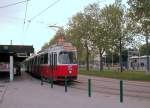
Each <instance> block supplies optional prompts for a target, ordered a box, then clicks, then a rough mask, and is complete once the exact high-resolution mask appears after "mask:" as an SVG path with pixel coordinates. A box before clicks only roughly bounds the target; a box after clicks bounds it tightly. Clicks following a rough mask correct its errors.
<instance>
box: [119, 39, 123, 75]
mask: <svg viewBox="0 0 150 108" xmlns="http://www.w3.org/2000/svg"><path fill="white" fill-rule="evenodd" d="M119 41H120V46H119V52H120V56H119V62H120V72H122V71H123V68H122V42H121V41H122V39H121V36H120V40H119Z"/></svg>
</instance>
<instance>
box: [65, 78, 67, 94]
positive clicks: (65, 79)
mask: <svg viewBox="0 0 150 108" xmlns="http://www.w3.org/2000/svg"><path fill="white" fill-rule="evenodd" d="M67 91H68V90H67V76H65V92H67Z"/></svg>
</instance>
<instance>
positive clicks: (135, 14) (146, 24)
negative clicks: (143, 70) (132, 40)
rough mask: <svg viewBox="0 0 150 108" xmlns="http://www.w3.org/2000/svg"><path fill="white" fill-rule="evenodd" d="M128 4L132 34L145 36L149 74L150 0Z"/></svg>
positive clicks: (140, 0) (135, 0) (129, 2)
mask: <svg viewBox="0 0 150 108" xmlns="http://www.w3.org/2000/svg"><path fill="white" fill-rule="evenodd" d="M128 4H129V6H130V8H129V13H128V16H129V17H130V18H131V21H130V28H132V32H133V33H135V34H137V35H138V34H140V35H143V36H145V41H146V47H147V72H149V70H150V69H149V50H148V49H149V45H148V39H149V36H150V11H149V9H150V0H128Z"/></svg>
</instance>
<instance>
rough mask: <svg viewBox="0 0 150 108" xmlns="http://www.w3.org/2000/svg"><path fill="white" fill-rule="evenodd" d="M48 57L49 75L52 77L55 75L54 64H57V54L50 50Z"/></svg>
mask: <svg viewBox="0 0 150 108" xmlns="http://www.w3.org/2000/svg"><path fill="white" fill-rule="evenodd" d="M49 58H50V66H49V68H50V71H51V77H52V78H54V77H55V76H54V75H55V73H54V72H55V71H56V66H57V54H56V52H52V53H51V54H50V55H49Z"/></svg>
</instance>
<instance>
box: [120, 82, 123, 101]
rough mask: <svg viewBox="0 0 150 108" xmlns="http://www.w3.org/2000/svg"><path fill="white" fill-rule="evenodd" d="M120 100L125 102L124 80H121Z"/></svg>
mask: <svg viewBox="0 0 150 108" xmlns="http://www.w3.org/2000/svg"><path fill="white" fill-rule="evenodd" d="M120 102H121V103H122V102H123V80H120Z"/></svg>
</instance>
